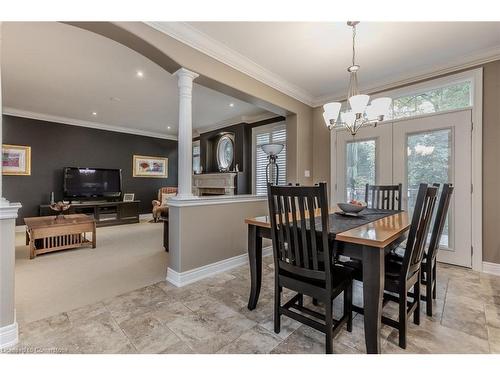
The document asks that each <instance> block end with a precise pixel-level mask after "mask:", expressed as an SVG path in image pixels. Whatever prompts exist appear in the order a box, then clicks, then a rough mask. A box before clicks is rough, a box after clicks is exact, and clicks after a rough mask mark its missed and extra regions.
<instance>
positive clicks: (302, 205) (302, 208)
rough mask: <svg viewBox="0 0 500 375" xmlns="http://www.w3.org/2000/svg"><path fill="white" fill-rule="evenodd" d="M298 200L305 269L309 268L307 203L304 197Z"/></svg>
mask: <svg viewBox="0 0 500 375" xmlns="http://www.w3.org/2000/svg"><path fill="white" fill-rule="evenodd" d="M297 200H298V201H299V213H300V228H301V229H300V238H301V239H302V260H303V267H305V268H309V246H308V245H307V244H308V240H307V230H304V228H306V210H305V203H304V197H297Z"/></svg>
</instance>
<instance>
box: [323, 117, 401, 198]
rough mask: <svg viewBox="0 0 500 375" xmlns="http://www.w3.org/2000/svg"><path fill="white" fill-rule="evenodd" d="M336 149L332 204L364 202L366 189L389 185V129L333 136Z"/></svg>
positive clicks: (390, 144)
mask: <svg viewBox="0 0 500 375" xmlns="http://www.w3.org/2000/svg"><path fill="white" fill-rule="evenodd" d="M332 139H333V142H334V143H335V145H336V148H335V149H336V150H335V155H334V160H335V164H334V171H333V174H334V175H335V176H336V178H335V183H334V185H333V192H332V193H333V194H332V196H333V200H332V204H333V205H335V204H336V203H337V202H347V201H350V200H351V199H356V200H362V201H364V200H365V185H366V184H367V183H368V184H391V183H392V125H391V124H380V125H378V126H377V127H366V128H362V129H361V130H360V131H359V132H358V134H356V136H355V137H353V136H352V135H351V133H349V132H348V131H345V130H336V131H335V132H334V133H332Z"/></svg>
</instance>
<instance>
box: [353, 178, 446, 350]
mask: <svg viewBox="0 0 500 375" xmlns="http://www.w3.org/2000/svg"><path fill="white" fill-rule="evenodd" d="M437 191H438V188H437V187H435V186H432V187H429V186H428V185H427V184H420V186H419V189H418V195H417V200H416V203H415V209H414V211H413V216H412V220H411V224H410V230H409V232H408V237H407V241H406V248H405V249H404V251H403V253H402V255H403V258H399V260H397V261H396V260H395V259H394V258H393V256H391V255H388V256H387V257H386V259H385V280H384V282H385V286H384V289H385V291H384V300H383V302H384V303H386V302H388V301H393V302H396V303H398V305H399V314H398V320H397V321H396V320H393V319H390V318H388V317H386V316H382V323H384V324H387V325H389V326H391V327H393V328H396V329H397V330H398V332H399V346H400V347H401V348H403V349H406V332H407V330H408V319H409V317H410V316H411V315H412V314H413V321H414V323H415V324H420V269H421V262H422V258H423V256H424V252H425V250H424V249H425V243H426V240H427V235H428V234H429V227H430V222H431V220H432V215H433V213H434V208H435V203H436V196H437ZM343 264H344V265H345V266H347V267H351V268H353V277H354V278H355V279H356V280H359V281H363V277H362V275H363V272H362V271H363V270H362V265H361V263H360V262H356V261H352V260H351V261H346V262H343ZM411 289H413V293H411V292H410V291H411ZM408 297H410V298H412V300H411V301H408ZM354 310H355V311H358V312H360V313H364V311H363V309H362V308H360V307H358V306H354Z"/></svg>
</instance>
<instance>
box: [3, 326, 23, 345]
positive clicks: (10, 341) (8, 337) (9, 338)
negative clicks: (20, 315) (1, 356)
mask: <svg viewBox="0 0 500 375" xmlns="http://www.w3.org/2000/svg"><path fill="white" fill-rule="evenodd" d="M18 342H19V327H18V325H17V322H14V323H12V324H9V325H8V326H5V327H0V349H8V348H11V347H13V346H14V345H16V344H17V343H18Z"/></svg>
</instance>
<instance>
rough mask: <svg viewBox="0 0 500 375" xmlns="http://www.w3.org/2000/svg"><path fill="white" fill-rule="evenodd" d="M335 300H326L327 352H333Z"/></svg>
mask: <svg viewBox="0 0 500 375" xmlns="http://www.w3.org/2000/svg"><path fill="white" fill-rule="evenodd" d="M332 304H333V301H332V300H326V301H325V328H326V332H325V335H326V354H332V353H333V311H332V310H333V308H332Z"/></svg>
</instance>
